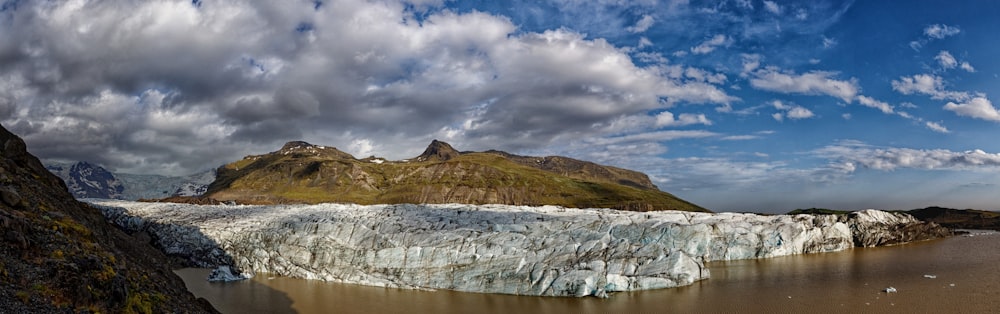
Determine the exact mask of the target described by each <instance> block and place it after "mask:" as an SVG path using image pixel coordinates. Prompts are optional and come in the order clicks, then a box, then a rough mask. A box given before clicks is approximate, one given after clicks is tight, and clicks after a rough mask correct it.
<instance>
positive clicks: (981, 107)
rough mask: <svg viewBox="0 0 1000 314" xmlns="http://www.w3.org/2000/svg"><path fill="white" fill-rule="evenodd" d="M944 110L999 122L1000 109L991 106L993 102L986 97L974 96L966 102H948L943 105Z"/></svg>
mask: <svg viewBox="0 0 1000 314" xmlns="http://www.w3.org/2000/svg"><path fill="white" fill-rule="evenodd" d="M944 110H949V111H953V112H955V114H958V115H960V116H966V117H971V118H976V119H981V120H986V121H993V122H1000V111H997V108H996V107H994V106H993V102H991V101H990V100H989V99H986V97H975V98H972V99H970V100H969V101H967V102H962V103H954V102H950V101H949V102H948V103H947V104H945V105H944Z"/></svg>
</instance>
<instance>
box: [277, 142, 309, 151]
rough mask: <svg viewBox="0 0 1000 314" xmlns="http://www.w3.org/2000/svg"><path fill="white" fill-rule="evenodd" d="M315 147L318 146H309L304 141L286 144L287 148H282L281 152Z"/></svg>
mask: <svg viewBox="0 0 1000 314" xmlns="http://www.w3.org/2000/svg"><path fill="white" fill-rule="evenodd" d="M313 146H316V145H313V144H309V143H308V142H304V141H291V142H288V143H285V146H281V150H291V149H296V148H306V147H313Z"/></svg>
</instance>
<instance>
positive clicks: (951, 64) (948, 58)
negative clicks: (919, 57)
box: [934, 50, 958, 69]
mask: <svg viewBox="0 0 1000 314" xmlns="http://www.w3.org/2000/svg"><path fill="white" fill-rule="evenodd" d="M934 60H937V61H938V64H940V65H941V67H942V68H945V69H954V68H955V67H957V66H958V60H956V59H955V57H954V56H952V55H951V53H949V52H948V51H947V50H941V52H939V53H938V55H937V56H935V57H934Z"/></svg>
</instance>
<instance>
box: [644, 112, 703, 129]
mask: <svg viewBox="0 0 1000 314" xmlns="http://www.w3.org/2000/svg"><path fill="white" fill-rule="evenodd" d="M692 124H702V125H712V121H709V120H708V118H707V117H705V115H704V114H691V113H682V114H680V115H679V116H677V118H674V114H673V113H670V112H669V111H664V112H661V113H659V114H657V115H656V126H657V127H678V126H687V125H692Z"/></svg>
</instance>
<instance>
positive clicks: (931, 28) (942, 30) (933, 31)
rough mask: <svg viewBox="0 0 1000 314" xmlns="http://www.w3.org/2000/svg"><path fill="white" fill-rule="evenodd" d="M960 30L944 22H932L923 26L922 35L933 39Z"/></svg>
mask: <svg viewBox="0 0 1000 314" xmlns="http://www.w3.org/2000/svg"><path fill="white" fill-rule="evenodd" d="M961 32H962V30H961V29H959V28H958V27H957V26H949V25H945V24H933V25H928V26H927V27H926V28H924V35H927V37H930V38H934V39H943V38H945V37H948V36H954V35H958V33H961Z"/></svg>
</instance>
